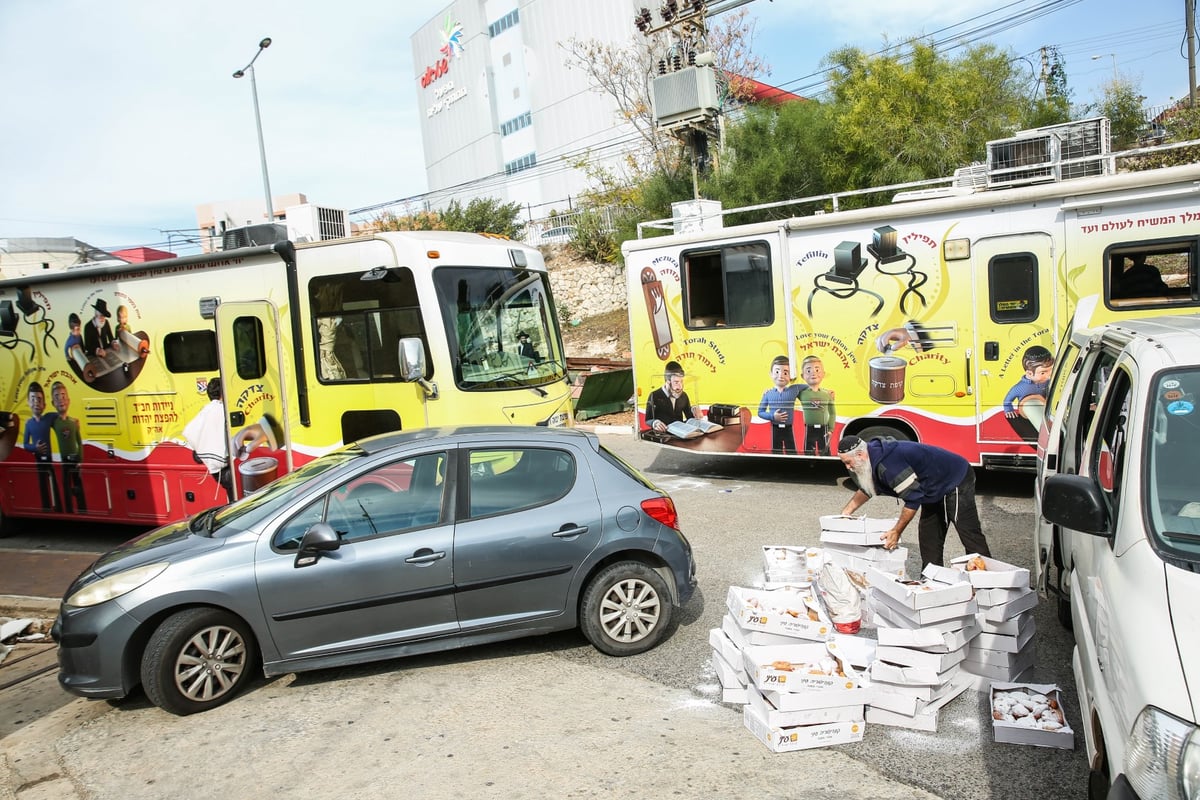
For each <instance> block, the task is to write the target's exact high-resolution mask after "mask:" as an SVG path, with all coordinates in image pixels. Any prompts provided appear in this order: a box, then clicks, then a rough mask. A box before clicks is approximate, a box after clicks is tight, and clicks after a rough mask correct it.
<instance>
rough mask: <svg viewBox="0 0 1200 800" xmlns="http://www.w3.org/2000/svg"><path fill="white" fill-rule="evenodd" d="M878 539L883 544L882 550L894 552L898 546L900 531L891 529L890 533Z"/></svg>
mask: <svg viewBox="0 0 1200 800" xmlns="http://www.w3.org/2000/svg"><path fill="white" fill-rule="evenodd" d="M879 539H880V541H882V542H883V549H884V550H895V549H896V547H897V546H899V544H900V530H899V529H898V528H892V529H891V530H890V531H888V532H887V533H885V534H883V535H882V536H880V537H879Z"/></svg>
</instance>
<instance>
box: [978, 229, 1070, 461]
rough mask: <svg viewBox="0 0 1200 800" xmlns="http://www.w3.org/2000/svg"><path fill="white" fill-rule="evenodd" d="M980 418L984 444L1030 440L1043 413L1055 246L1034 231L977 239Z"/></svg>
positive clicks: (1050, 360)
mask: <svg viewBox="0 0 1200 800" xmlns="http://www.w3.org/2000/svg"><path fill="white" fill-rule="evenodd" d="M971 250H972V252H971V264H972V266H973V268H974V272H975V300H976V312H975V314H976V321H975V352H974V354H973V357H972V361H973V365H974V369H975V371H976V375H975V387H976V388H975V402H976V420H977V423H976V424H977V426H978V436H979V441H980V443H991V444H1000V443H1018V442H1024V443H1027V444H1028V445H1029V447H1030V450H1029V452H1030V455H1032V454H1033V448H1034V446H1035V445H1036V444H1037V433H1038V428H1039V427H1040V426H1041V423H1042V419H1043V418H1044V417H1045V407H1046V406H1045V403H1046V392H1047V390H1048V388H1049V383H1050V376H1051V374H1052V373H1053V371H1054V331H1055V323H1054V315H1055V308H1054V275H1055V272H1054V263H1053V257H1054V248H1053V240H1052V239H1051V237H1050V236H1049V234H1047V233H1043V232H1040V231H1030V232H1027V233H1017V234H1008V235H1004V236H996V237H989V238H984V239H980V240H978V241H976V242H974V243H973V244H972V248H971Z"/></svg>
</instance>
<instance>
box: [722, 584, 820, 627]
mask: <svg viewBox="0 0 1200 800" xmlns="http://www.w3.org/2000/svg"><path fill="white" fill-rule="evenodd" d="M725 606H726V608H728V609H729V614H730V615H731V616H732V617H733V618H734V619H735V620H737V623H738V625H740V626H741V627H742V628H744V629H745V630H748V631H763V632H765V633H779V634H784V635H787V636H794V637H796V638H799V639H811V640H817V641H824V639H825V637H826V636H828V635H829V634H830V633H832V632H833V624H832V623H831V622H830V621H829V618H828V617H827V616H825V612H824V611H823V610H822V608H821V605H820V603H818V602H817V601H816V599H815V598H814V597H812V596H811V595H802V594H799V593H797V592H791V591H788V590H787V589H779V590H777V591H760V590H756V589H745V588H742V587H740V586H730V587H729V593H728V594H727V595H726V597H725ZM810 611H811V612H813V614H814V615H815V616H816V617H817V619H816V620H812V619H810V618H809V612H810Z"/></svg>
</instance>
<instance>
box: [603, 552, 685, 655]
mask: <svg viewBox="0 0 1200 800" xmlns="http://www.w3.org/2000/svg"><path fill="white" fill-rule="evenodd" d="M673 611H674V609H673V607H672V605H671V598H670V595H669V593H668V591H667V582H666V581H664V580H663V578H662V576H661V575H659V574H658V573H657V572H655V571H654V570H653V569H651V568H650V567H648V566H647V565H645V564H642V563H640V562H637V561H621V562H619V563H616V564H612V565H610V566H608V567H606V568H604V569H603V570H602V571H601V572H600V573H599V574H598V575H597V576H596V577H595V578H593V579H592V582H591V583H589V584H588V586H587V589H585V590H584V593H583V604H582V612H581V620H580V627H581V628H582V629H583V635H584V636H586V637H587V639H588V641H589V642H591V643H592V646H593V647H595V648H596V649H597V650H599V651H600V652H601V653H606V654H608V655H610V656H631V655H636V654H637V653H644V652H646V651H647V650H650V649H651V648H653V647H654V646H655V645H657V644H658V643H659V642H660V641H662V639H663V637H664V636H665V635H666V632H667V627H668V626H669V625H670V624H671V616H672V613H673Z"/></svg>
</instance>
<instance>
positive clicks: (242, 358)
mask: <svg viewBox="0 0 1200 800" xmlns="http://www.w3.org/2000/svg"><path fill="white" fill-rule="evenodd" d="M233 349H234V355H235V357H236V359H237V374H238V377H239V378H241V379H242V380H247V381H253V380H258V379H259V378H261V377H262V376H263V375H266V374H267V356H266V352H267V347H266V340H265V339H264V338H263V325H262V320H260V319H259V318H258V317H238V318H237V319H235V320H234V321H233Z"/></svg>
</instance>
